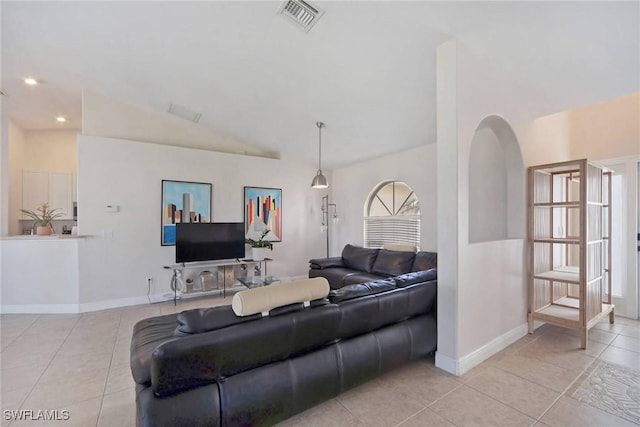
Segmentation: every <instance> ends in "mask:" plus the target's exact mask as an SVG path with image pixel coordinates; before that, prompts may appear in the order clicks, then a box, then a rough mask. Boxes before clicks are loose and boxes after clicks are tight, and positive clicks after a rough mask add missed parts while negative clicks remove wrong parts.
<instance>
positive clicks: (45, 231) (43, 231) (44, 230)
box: [36, 225, 53, 236]
mask: <svg viewBox="0 0 640 427" xmlns="http://www.w3.org/2000/svg"><path fill="white" fill-rule="evenodd" d="M36 234H37V235H38V236H49V235H51V234H53V229H52V228H51V226H50V225H45V226H42V225H39V226H37V227H36Z"/></svg>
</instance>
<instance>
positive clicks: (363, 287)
mask: <svg viewBox="0 0 640 427" xmlns="http://www.w3.org/2000/svg"><path fill="white" fill-rule="evenodd" d="M395 287H396V282H395V281H394V280H393V279H385V280H376V281H374V282H367V283H360V284H356V285H347V286H343V287H342V288H340V289H334V290H331V291H330V292H329V301H331V302H332V303H337V302H340V301H346V300H350V299H353V298H358V297H362V296H365V295H374V294H379V293H380V292H385V291H389V290H391V289H394V288H395Z"/></svg>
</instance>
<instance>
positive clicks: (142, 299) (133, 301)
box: [79, 295, 156, 313]
mask: <svg viewBox="0 0 640 427" xmlns="http://www.w3.org/2000/svg"><path fill="white" fill-rule="evenodd" d="M155 297H156V296H155V295H153V296H150V297H149V298H151V301H153V298H155ZM149 298H147V296H146V295H145V296H139V297H129V298H118V299H112V300H107V301H96V302H85V303H81V304H79V310H80V311H79V313H86V312H88V311H98V310H108V309H110V308H118V307H128V306H130V305H140V304H149Z"/></svg>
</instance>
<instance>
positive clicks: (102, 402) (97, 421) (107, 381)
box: [96, 310, 124, 427]
mask: <svg viewBox="0 0 640 427" xmlns="http://www.w3.org/2000/svg"><path fill="white" fill-rule="evenodd" d="M123 312H124V310H120V312H119V313H120V315H119V316H118V332H117V333H116V339H115V340H114V341H113V348H112V349H111V358H110V359H109V369H107V379H106V380H105V382H104V388H103V389H102V396H101V399H100V407H99V408H98V416H97V417H96V427H98V425H99V424H100V416H101V415H102V405H103V404H104V396H105V395H106V393H107V385H108V384H109V376H110V375H111V366H112V365H113V354H114V353H115V351H116V344H117V343H118V336H120V328H121V327H122V313H123Z"/></svg>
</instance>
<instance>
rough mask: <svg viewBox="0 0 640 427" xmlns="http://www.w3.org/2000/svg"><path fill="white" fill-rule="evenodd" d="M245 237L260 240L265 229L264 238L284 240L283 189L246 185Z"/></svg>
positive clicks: (274, 240)
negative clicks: (266, 230)
mask: <svg viewBox="0 0 640 427" xmlns="http://www.w3.org/2000/svg"><path fill="white" fill-rule="evenodd" d="M243 210H244V230H245V237H246V238H250V239H254V240H259V239H260V237H261V236H262V234H263V233H264V230H265V229H268V230H269V232H268V233H267V234H266V235H265V236H264V240H268V241H270V242H281V241H282V189H281V188H268V187H244V209H243Z"/></svg>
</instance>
